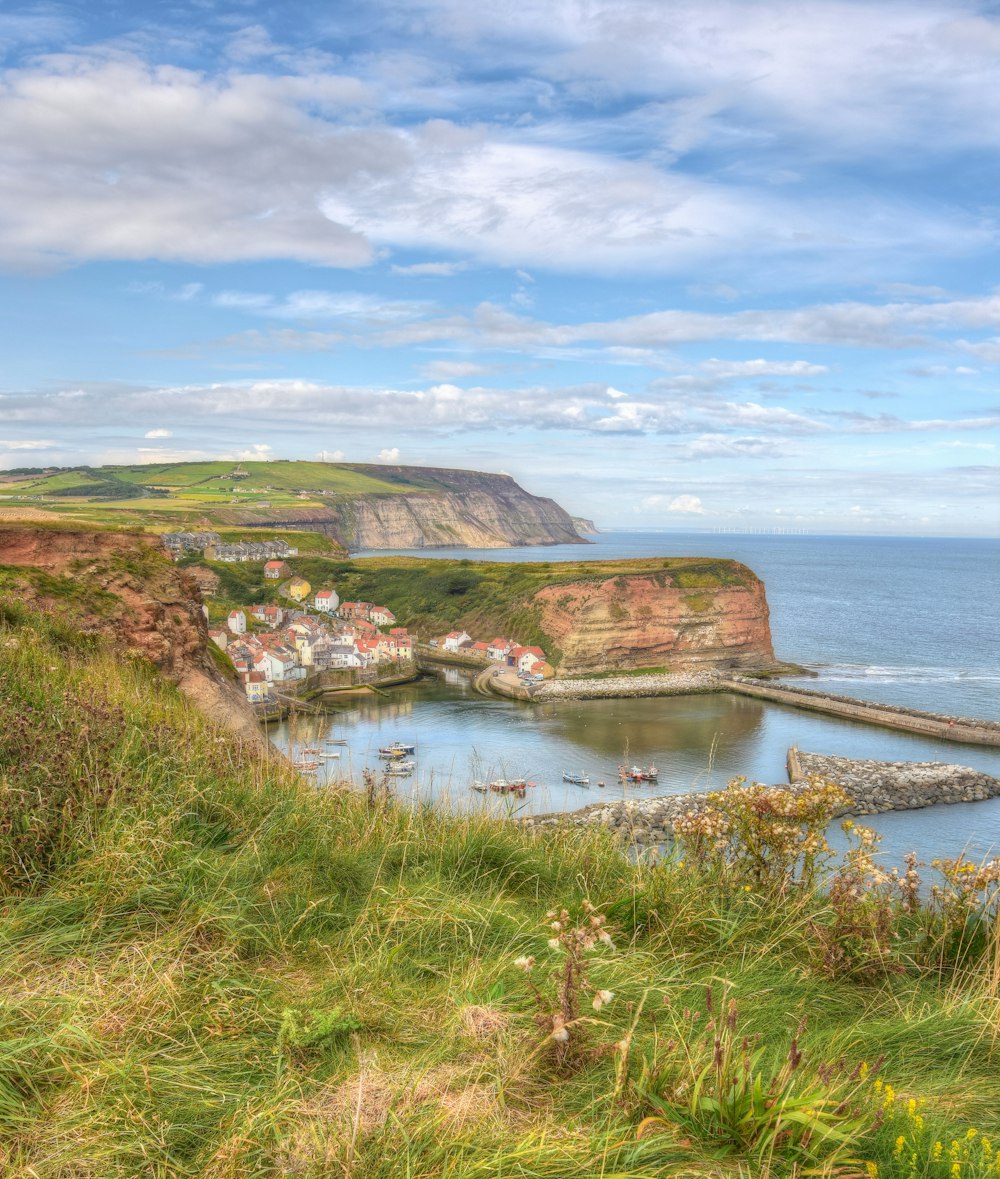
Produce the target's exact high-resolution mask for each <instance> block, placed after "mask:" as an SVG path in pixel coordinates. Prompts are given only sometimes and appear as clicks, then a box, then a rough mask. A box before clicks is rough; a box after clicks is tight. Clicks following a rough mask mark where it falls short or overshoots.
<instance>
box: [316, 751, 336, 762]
mask: <svg viewBox="0 0 1000 1179" xmlns="http://www.w3.org/2000/svg"><path fill="white" fill-rule="evenodd" d="M319 756H320V757H325V758H326V759H327V761H332V759H333V758H335V757H340V750H339V749H333V750H330V749H328V750H327V751H326V752H325V753H321V754H320V755H319Z"/></svg>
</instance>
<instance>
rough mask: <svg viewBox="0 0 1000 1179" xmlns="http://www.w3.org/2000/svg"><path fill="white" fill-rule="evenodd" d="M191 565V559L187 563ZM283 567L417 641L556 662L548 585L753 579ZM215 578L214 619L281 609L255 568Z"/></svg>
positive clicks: (431, 567)
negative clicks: (519, 650) (523, 647)
mask: <svg viewBox="0 0 1000 1179" xmlns="http://www.w3.org/2000/svg"><path fill="white" fill-rule="evenodd" d="M192 560H193V558H192ZM289 564H290V565H291V567H292V568H293V570H294V571H295V572H296V573H299V574H301V575H302V576H303V577H305V578H307V580H308V581H309V582H310V584H311V585H312V587H313V589H314V590H315V589H322V588H326V587H334V588H336V590H337V593H338V594H339V595H340V599H341V601H364V602H375V603H378V604H380V605H386V606H388V607H389V608H390V609H391V610H392V611H393V613H394V614H395V615H396V617H397V619H398V620H399V622H400V624H401V625H404V626H408V627H411V628H412V629H413V630H414V632H415V633H417V634H419V635H420V636H421V637H422V638H425V639H426V638H431V637H434V636H437V635H441V634H446V633H447V632H448V631H450V630H454V629H455V628H464V629H465V630H467V631H468V632H469V634H472V635H475V636H476V637H477V638H482V639H485V640H489V639H492V638H493V637H494V636H496V635H513V636H514V637H515V638H518V639H520V640H521V641H522V642H524V643H526V644H527V645H529V646H530V645H535V644H537V645H538V646H540V647H542V648H544V649H545V650H546V651H547V652H549V654H550V655H551V657H552V658H554V659H556V660H558V651H557V649H556V648H555V646H554V644H553V642H552V640H551V639H550V638H549V636H548V635H546V634H545V632H544V631H543V630H542V627H541V611H540V610H539V609H538V608H537V607H535V606H532V605H531V598H532V595H533V594H535V593H536V592H537V591H538V590H540V589H542V588H543V587H545V586H549V585H564V584H567V583H569V582H576V581H586V580H596V581H605V580H607V579H609V578H614V577H619V576H622V575H624V574H628V573H649V574H651V575H652V576H653V577H656V578H659V579H660V580H661V581H662V582H663V584H664V585H666V584H670V583H673V584H676V585H679V586H681V588H686V589H695V588H706V589H710V588H722V587H725V586H728V585H741V584H746V583H748V582H751V581H753V580H754V574H753V573H751V571H750V570H749V569H747V568H746V567H745V566H743V565H739V564H737V563H736V562H733V561H720V560H714V559H711V558H706V557H691V558H686V557H663V558H659V557H658V558H655V559H651V560H650V559H645V560H629V561H572V562H569V561H567V562H562V561H558V562H551V563H550V562H544V561H541V562H523V563H520V564H511V565H507V564H504V563H502V562H497V561H469V560H461V561H445V560H440V559H438V558H427V559H422V558H419V557H364V558H358V559H356V560H353V561H324V560H319V559H310V558H309V557H300V558H292V559H291V560H290V561H289ZM211 567H212V568H213V569H214V570H215V572H216V573H218V574H219V577H220V579H221V584H220V587H219V592H218V594H217V595H216V597H215V598H214V599H213V601H212V602H211V603H210V608H211V609H212V611H213V615H215V614H219V615H224V614H227V613H228V612H229V610H230V609H232V608H233V607H234V606H237V605H255V604H257V603H260V602H280V601H281V598H280V597H279V596H278V593H277V589H276V587H274V585H273V583H270V584H269V583H267V582H265V581H264V579H263V567H262V566H261V565H257V564H246V565H223V564H213V565H212V566H211Z"/></svg>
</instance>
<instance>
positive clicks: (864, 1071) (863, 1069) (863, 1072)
mask: <svg viewBox="0 0 1000 1179" xmlns="http://www.w3.org/2000/svg"><path fill="white" fill-rule="evenodd" d="M868 1072H869V1069H868V1061H867V1060H863V1061H862V1062H861V1065H860V1067H859V1068H858V1076H859V1077H860V1078H861V1080H862V1081H863V1080H865V1078H866V1077H867V1076H868Z"/></svg>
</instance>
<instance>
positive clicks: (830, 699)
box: [718, 676, 1000, 745]
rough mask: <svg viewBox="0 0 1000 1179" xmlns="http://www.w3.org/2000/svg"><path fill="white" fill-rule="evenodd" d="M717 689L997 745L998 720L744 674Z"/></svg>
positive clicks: (723, 681) (970, 742)
mask: <svg viewBox="0 0 1000 1179" xmlns="http://www.w3.org/2000/svg"><path fill="white" fill-rule="evenodd" d="M718 690H719V691H721V692H737V693H739V695H741V696H752V697H753V698H754V699H756V700H769V701H771V702H773V703H775V704H787V705H789V706H790V707H792V708H802V709H805V710H807V711H809V712H822V713H825V714H826V715H827V716H842V717H846V718H847V719H848V720H859V721H863V722H864V723H865V724H869V725H879V726H881V727H882V728H886V729H898V730H901V731H903V732H905V733H919V734H921V735H922V736H924V737H936V738H937V739H938V740H941V741H957V742H959V743H961V744H965V745H1000V721H990V720H970V719H968V718H966V717H960V716H944V715H942V714H940V713H935V712H919V711H918V710H917V709H913V708H901V707H897V706H896V705H894V704H875V703H873V702H871V701H869V700H857V699H854V698H853V697H850V696H834V695H832V694H831V693H829V692H817V691H816V690H815V689H813V688H790V687H787V686H785V685H779V684H771V683H762V682H761V681H760V680H754V679H749V678H748V677H746V676H730V677H728V678H721V679H720V681H719V685H718Z"/></svg>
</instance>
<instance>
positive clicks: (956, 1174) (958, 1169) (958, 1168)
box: [951, 1163, 962, 1179]
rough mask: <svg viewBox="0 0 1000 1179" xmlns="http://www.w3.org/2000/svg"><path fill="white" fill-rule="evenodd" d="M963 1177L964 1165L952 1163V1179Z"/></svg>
mask: <svg viewBox="0 0 1000 1179" xmlns="http://www.w3.org/2000/svg"><path fill="white" fill-rule="evenodd" d="M961 1175H962V1164H961V1163H952V1164H951V1179H961Z"/></svg>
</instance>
